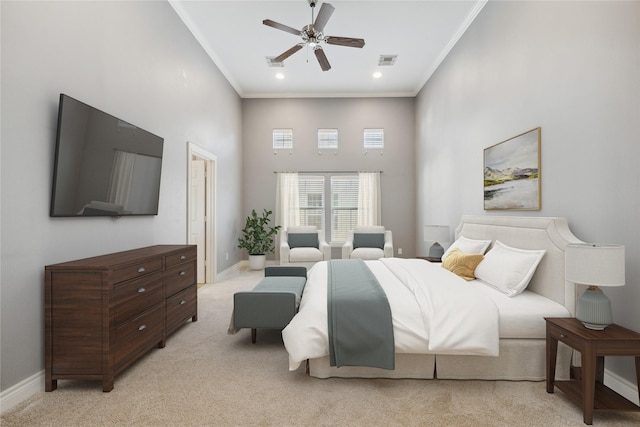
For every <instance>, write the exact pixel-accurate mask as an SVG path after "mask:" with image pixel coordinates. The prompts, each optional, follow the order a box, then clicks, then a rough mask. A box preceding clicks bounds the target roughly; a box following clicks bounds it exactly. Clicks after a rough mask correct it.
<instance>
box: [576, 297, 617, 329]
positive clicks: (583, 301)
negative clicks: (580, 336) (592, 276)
mask: <svg viewBox="0 0 640 427" xmlns="http://www.w3.org/2000/svg"><path fill="white" fill-rule="evenodd" d="M576 319H578V320H579V321H580V322H582V324H583V325H584V327H585V328H588V329H593V330H596V331H601V330H603V329H605V328H606V327H607V326H609V325H610V324H612V323H613V314H612V312H611V301H609V298H607V296H606V295H605V294H604V293H603V292H602V291H601V290H600V288H598V287H597V286H589V288H588V289H587V290H586V291H584V293H583V294H582V295H580V298H578V304H577V306H576Z"/></svg>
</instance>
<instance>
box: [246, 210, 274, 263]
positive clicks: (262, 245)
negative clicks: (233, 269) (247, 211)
mask: <svg viewBox="0 0 640 427" xmlns="http://www.w3.org/2000/svg"><path fill="white" fill-rule="evenodd" d="M272 213H273V212H272V211H270V210H267V209H264V210H263V212H262V216H258V214H257V213H256V210H255V209H253V210H252V211H251V215H249V216H248V217H247V220H246V223H245V226H244V228H243V229H242V237H240V238H238V247H239V248H240V249H242V248H244V249H246V250H247V252H249V267H250V268H251V269H252V270H262V269H264V265H265V260H266V256H267V254H268V253H272V252H273V251H274V250H275V245H274V243H273V237H274V236H275V235H276V234H277V233H278V230H280V228H281V227H280V226H279V225H276V226H273V227H270V226H269V222H270V221H271V219H270V216H271V214H272Z"/></svg>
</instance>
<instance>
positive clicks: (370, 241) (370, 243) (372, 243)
mask: <svg viewBox="0 0 640 427" xmlns="http://www.w3.org/2000/svg"><path fill="white" fill-rule="evenodd" d="M357 248H380V249H384V234H383V233H353V249H357Z"/></svg>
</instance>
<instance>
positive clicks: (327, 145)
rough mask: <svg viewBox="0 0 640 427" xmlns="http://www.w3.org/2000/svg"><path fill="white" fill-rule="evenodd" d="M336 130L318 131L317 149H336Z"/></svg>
mask: <svg viewBox="0 0 640 427" xmlns="http://www.w3.org/2000/svg"><path fill="white" fill-rule="evenodd" d="M337 148H338V129H318V149H319V150H323V149H324V150H326V149H337Z"/></svg>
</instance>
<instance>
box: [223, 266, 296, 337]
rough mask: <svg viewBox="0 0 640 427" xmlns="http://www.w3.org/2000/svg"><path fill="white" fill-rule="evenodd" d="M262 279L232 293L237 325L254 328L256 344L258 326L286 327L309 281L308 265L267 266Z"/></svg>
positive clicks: (263, 327)
mask: <svg viewBox="0 0 640 427" xmlns="http://www.w3.org/2000/svg"><path fill="white" fill-rule="evenodd" d="M264 276H265V277H264V279H262V280H261V281H260V282H259V283H258V284H257V285H256V286H255V287H254V288H253V289H252V290H251V291H248V292H236V293H235V294H234V295H233V323H234V326H235V328H237V329H240V328H251V342H252V343H254V344H255V342H256V335H257V329H258V328H262V329H284V328H285V327H286V326H287V325H288V324H289V322H290V321H291V319H293V316H295V314H296V313H297V312H298V306H299V305H300V298H301V297H302V292H303V290H304V285H305V284H306V283H307V269H306V268H305V267H293V266H287V267H283V266H277V267H266V268H265V269H264Z"/></svg>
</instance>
